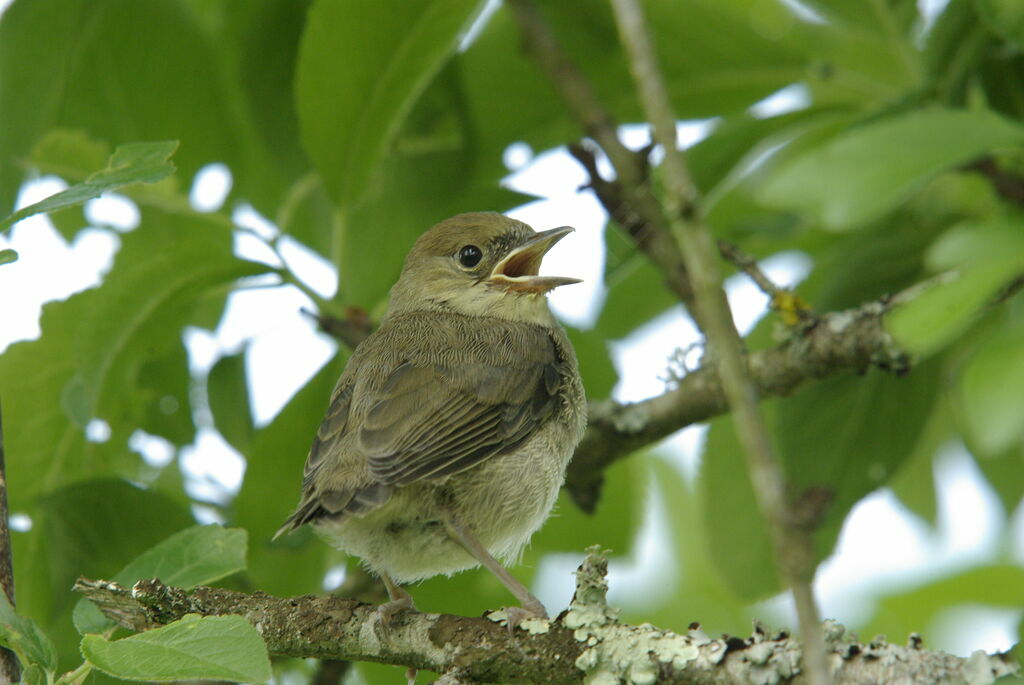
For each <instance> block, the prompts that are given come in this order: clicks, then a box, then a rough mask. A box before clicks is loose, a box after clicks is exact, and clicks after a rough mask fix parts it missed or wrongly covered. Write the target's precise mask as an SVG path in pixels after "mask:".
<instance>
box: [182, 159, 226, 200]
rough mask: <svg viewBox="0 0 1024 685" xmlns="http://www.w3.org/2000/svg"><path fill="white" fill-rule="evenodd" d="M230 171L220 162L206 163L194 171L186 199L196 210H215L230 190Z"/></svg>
mask: <svg viewBox="0 0 1024 685" xmlns="http://www.w3.org/2000/svg"><path fill="white" fill-rule="evenodd" d="M231 184H232V178H231V171H230V170H229V169H228V168H227V166H225V165H224V164H221V163H220V162H217V163H214V164H207V165H206V166H204V167H203V168H202V169H200V170H199V171H197V172H196V175H195V178H194V179H193V180H192V190H191V191H190V192H189V195H188V200H189V204H191V205H192V208H193V209H195V210H196V211H197V212H216V211H217V210H218V209H220V208H221V207H222V206H224V200H226V199H227V197H228V193H229V192H231Z"/></svg>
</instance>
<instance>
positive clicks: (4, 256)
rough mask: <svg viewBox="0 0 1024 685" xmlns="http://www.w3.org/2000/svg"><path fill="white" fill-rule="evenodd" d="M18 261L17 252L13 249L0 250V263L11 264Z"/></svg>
mask: <svg viewBox="0 0 1024 685" xmlns="http://www.w3.org/2000/svg"><path fill="white" fill-rule="evenodd" d="M16 261H18V253H17V252H15V251H14V250H8V249H4V250H0V264H11V263H13V262H16Z"/></svg>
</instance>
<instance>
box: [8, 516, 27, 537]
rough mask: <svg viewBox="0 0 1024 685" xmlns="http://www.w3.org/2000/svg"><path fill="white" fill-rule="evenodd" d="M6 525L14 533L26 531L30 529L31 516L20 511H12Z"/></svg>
mask: <svg viewBox="0 0 1024 685" xmlns="http://www.w3.org/2000/svg"><path fill="white" fill-rule="evenodd" d="M7 525H8V526H9V527H10V529H11V530H12V531H14V532H15V533H27V532H28V531H30V530H32V517H31V516H29V515H28V514H23V513H21V512H18V511H16V512H14V513H12V514H11V516H10V518H9V519H8V521H7Z"/></svg>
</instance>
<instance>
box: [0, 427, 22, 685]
mask: <svg viewBox="0 0 1024 685" xmlns="http://www.w3.org/2000/svg"><path fill="white" fill-rule="evenodd" d="M0 589H2V590H3V593H4V595H5V596H6V597H7V601H8V602H10V603H11V606H12V607H13V606H14V557H13V555H12V554H11V527H10V522H9V521H8V512H7V468H6V465H5V463H4V424H3V415H2V412H0ZM20 680H21V664H19V663H18V657H17V656H15V654H14V652H12V651H11V650H9V649H7V648H6V647H0V684H3V683H16V682H18V681H20Z"/></svg>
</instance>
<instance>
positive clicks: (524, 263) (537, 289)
mask: <svg viewBox="0 0 1024 685" xmlns="http://www.w3.org/2000/svg"><path fill="white" fill-rule="evenodd" d="M574 230H576V229H574V228H573V227H572V226H561V227H559V228H552V229H551V230H550V231H543V232H541V233H538V234H537V235H535V236H534V237H533V238H531V239H530V240H529V241H527V242H526V243H523V244H522V245H520V246H519V247H517V248H515V249H514V250H512V251H511V252H509V253H508V254H507V255H506V256H505V258H504V259H502V260H501V261H500V262H498V263H497V264H495V266H494V269H492V270H491V275H490V278H488V279H487V280H488V282H489V283H490V284H491V285H494V286H498V287H501V288H505V289H506V290H512V291H515V292H525V293H534V294H538V295H541V294H544V293H546V292H548V291H549V290H552V289H554V288H557V287H558V286H560V285H571V284H573V283H580V282H581V281H580V279H578V278H567V277H565V276H538V275H537V272H538V270H539V269H540V263H541V260H543V259H544V255H545V254H547V252H548V250H550V249H551V248H552V247H554V246H555V243H557V242H558V241H559V240H561V239H562V238H564V237H565V236H567V235H569V234H570V233H572V232H573V231H574Z"/></svg>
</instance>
